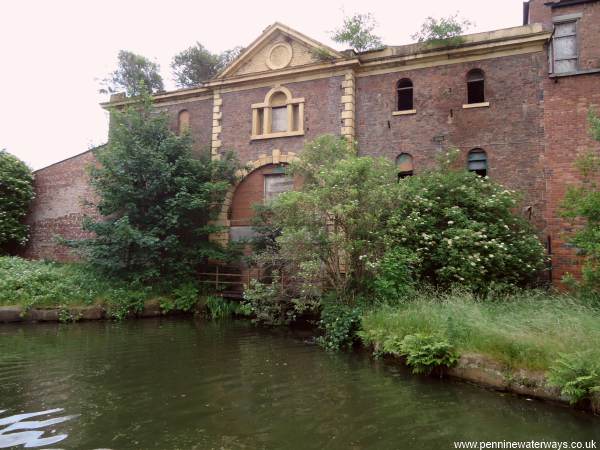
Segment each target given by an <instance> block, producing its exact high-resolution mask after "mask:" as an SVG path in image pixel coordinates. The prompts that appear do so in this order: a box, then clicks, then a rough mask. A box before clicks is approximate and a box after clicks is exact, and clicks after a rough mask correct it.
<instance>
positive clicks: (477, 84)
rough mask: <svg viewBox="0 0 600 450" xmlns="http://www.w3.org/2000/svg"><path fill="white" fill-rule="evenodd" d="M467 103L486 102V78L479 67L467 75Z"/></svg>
mask: <svg viewBox="0 0 600 450" xmlns="http://www.w3.org/2000/svg"><path fill="white" fill-rule="evenodd" d="M467 97H468V98H467V103H469V104H472V103H483V102H485V78H484V76H483V72H482V71H481V70H479V69H473V70H471V71H470V72H469V74H468V75H467Z"/></svg>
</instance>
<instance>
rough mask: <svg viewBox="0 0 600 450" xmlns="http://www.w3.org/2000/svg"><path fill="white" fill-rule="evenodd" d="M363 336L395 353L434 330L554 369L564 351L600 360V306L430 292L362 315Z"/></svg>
mask: <svg viewBox="0 0 600 450" xmlns="http://www.w3.org/2000/svg"><path fill="white" fill-rule="evenodd" d="M362 328H363V331H362V333H361V337H362V339H363V340H364V342H365V343H367V344H372V345H374V346H376V347H377V348H379V349H380V350H382V351H383V352H389V353H394V352H395V350H396V349H397V346H398V343H399V342H401V341H402V339H403V338H404V337H405V336H407V335H415V334H422V335H433V336H436V337H438V338H440V339H442V340H444V341H446V342H448V343H449V344H451V345H452V346H453V347H454V349H455V350H456V351H457V353H458V354H465V353H479V354H482V355H486V356H489V357H491V358H493V359H495V360H497V361H499V362H502V363H504V364H506V365H507V366H508V367H509V368H527V369H533V370H543V371H548V370H549V369H550V368H551V367H552V366H554V365H555V364H556V362H557V361H558V360H559V359H560V356H561V354H576V355H581V358H586V359H589V360H592V361H593V362H594V363H597V362H598V363H600V311H599V310H597V309H595V308H592V307H589V306H586V305H584V304H582V303H581V302H579V301H578V300H576V299H574V298H572V297H569V296H566V295H552V294H548V293H547V292H538V291H528V292H527V291H526V292H523V293H521V294H516V295H513V296H510V297H506V298H503V299H498V300H495V301H478V300H477V299H475V298H474V297H473V296H472V295H470V294H468V293H464V292H457V293H431V292H424V293H420V294H418V295H417V296H416V298H414V299H412V300H411V301H410V302H406V303H403V304H399V305H396V306H388V305H386V306H380V307H377V308H375V309H373V310H371V311H370V312H368V313H366V314H365V315H364V317H363V318H362Z"/></svg>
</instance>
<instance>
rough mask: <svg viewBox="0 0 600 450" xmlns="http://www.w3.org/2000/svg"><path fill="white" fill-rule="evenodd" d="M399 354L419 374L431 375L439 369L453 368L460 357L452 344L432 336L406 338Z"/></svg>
mask: <svg viewBox="0 0 600 450" xmlns="http://www.w3.org/2000/svg"><path fill="white" fill-rule="evenodd" d="M397 353H398V354H400V355H402V356H404V357H405V358H406V364H408V366H409V367H411V368H412V371H413V373H417V374H421V373H424V374H430V373H431V372H432V371H433V370H434V369H437V368H439V367H452V366H453V365H454V364H455V363H456V361H458V355H457V354H456V353H455V351H454V348H453V347H452V345H451V344H450V343H448V342H447V341H446V340H445V339H442V338H439V337H437V336H431V335H423V334H409V335H407V336H404V339H402V341H401V342H400V345H399V348H398V350H397Z"/></svg>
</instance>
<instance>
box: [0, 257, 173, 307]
mask: <svg viewBox="0 0 600 450" xmlns="http://www.w3.org/2000/svg"><path fill="white" fill-rule="evenodd" d="M178 287H179V286H178V285H172V284H171V285H169V284H167V283H165V284H162V285H157V286H141V285H137V286H134V285H132V284H131V283H128V282H126V281H123V280H119V279H115V278H108V277H105V276H103V275H102V274H100V273H98V272H97V271H95V270H93V269H92V268H91V267H90V266H88V265H86V264H77V263H70V264H60V263H55V262H47V261H29V260H25V259H22V258H16V257H0V306H6V305H8V306H14V305H17V306H22V307H24V308H32V307H36V308H51V307H57V306H69V305H90V304H96V303H99V304H104V305H106V306H108V307H109V309H110V310H111V312H112V313H113V315H117V316H119V317H120V316H123V315H125V314H126V313H127V312H129V311H130V310H139V309H141V307H142V306H143V303H144V301H145V300H149V299H158V300H161V299H162V298H163V297H167V296H171V297H175V300H177V298H176V297H177V293H178V289H177V288H178Z"/></svg>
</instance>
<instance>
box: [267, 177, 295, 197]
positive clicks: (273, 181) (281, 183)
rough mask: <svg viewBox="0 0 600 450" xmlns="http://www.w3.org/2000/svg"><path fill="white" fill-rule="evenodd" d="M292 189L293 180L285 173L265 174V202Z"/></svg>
mask: <svg viewBox="0 0 600 450" xmlns="http://www.w3.org/2000/svg"><path fill="white" fill-rule="evenodd" d="M292 189H294V180H293V179H292V178H290V177H288V176H287V175H285V174H279V173H278V174H269V175H265V202H268V201H270V200H273V199H274V198H276V197H277V196H278V195H279V194H281V193H282V192H288V191H291V190H292Z"/></svg>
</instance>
